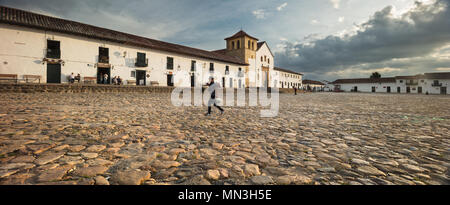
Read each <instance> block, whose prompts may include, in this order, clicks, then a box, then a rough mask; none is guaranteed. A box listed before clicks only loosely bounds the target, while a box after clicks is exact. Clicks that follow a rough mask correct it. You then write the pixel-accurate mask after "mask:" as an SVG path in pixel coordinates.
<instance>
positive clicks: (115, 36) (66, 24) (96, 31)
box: [0, 6, 247, 65]
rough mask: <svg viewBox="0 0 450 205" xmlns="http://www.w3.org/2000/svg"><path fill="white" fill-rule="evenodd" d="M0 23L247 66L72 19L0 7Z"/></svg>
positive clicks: (227, 57) (214, 53)
mask: <svg viewBox="0 0 450 205" xmlns="http://www.w3.org/2000/svg"><path fill="white" fill-rule="evenodd" d="M0 23H5V24H11V25H18V26H24V27H29V28H34V29H40V30H46V31H54V32H60V33H67V34H72V35H77V36H83V37H87V38H95V39H101V40H108V41H112V42H117V43H121V44H126V45H132V46H137V47H143V48H150V49H155V50H161V51H167V52H173V53H177V54H184V55H188V56H194V57H199V58H205V59H210V60H217V61H222V62H228V63H233V64H238V65H247V64H246V63H245V61H244V60H242V59H239V58H237V57H234V56H229V55H223V54H221V53H217V52H210V51H206V50H201V49H197V48H191V47H187V46H182V45H177V44H173V43H167V42H163V41H158V40H154V39H150V38H145V37H141V36H136V35H132V34H127V33H123V32H119V31H114V30H110V29H106V28H101V27H96V26H92V25H88V24H83V23H79V22H75V21H70V20H65V19H60V18H55V17H50V16H45V15H41V14H36V13H32V12H28V11H23V10H20V9H15V8H9V7H4V6H0Z"/></svg>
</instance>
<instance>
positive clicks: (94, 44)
mask: <svg viewBox="0 0 450 205" xmlns="http://www.w3.org/2000/svg"><path fill="white" fill-rule="evenodd" d="M47 39H51V40H56V41H60V49H61V59H62V60H63V61H64V62H65V63H64V65H62V66H61V82H67V76H68V75H70V74H71V73H72V72H73V73H74V74H75V75H76V74H77V73H80V75H81V76H82V77H96V76H97V68H96V67H95V65H96V63H97V59H98V49H99V47H107V48H109V58H110V60H109V62H110V64H111V76H112V77H114V76H120V77H121V78H122V79H123V80H124V83H125V84H126V81H127V80H136V79H135V78H134V77H131V71H135V70H146V71H147V74H149V75H150V76H149V77H148V78H147V79H146V81H147V85H150V82H151V81H157V82H158V83H159V85H160V86H166V85H167V74H168V72H172V73H173V74H175V78H174V82H175V86H186V87H189V86H190V77H189V79H179V76H178V75H176V74H177V73H181V72H189V71H190V69H191V60H195V61H197V67H198V68H200V69H197V72H196V80H201V81H202V84H204V83H206V82H207V81H208V77H209V76H212V75H213V74H211V73H210V72H209V63H210V62H212V63H214V68H215V72H214V75H215V76H216V78H217V79H216V82H220V83H222V79H221V77H222V76H224V74H225V73H224V72H225V66H226V65H228V66H229V67H230V74H229V75H227V76H226V80H227V87H229V82H228V80H229V79H230V78H232V79H233V82H234V83H233V86H234V87H237V86H238V82H239V81H238V80H239V79H242V83H245V82H244V81H245V80H244V77H241V78H239V77H238V75H237V72H238V68H239V67H240V66H239V65H235V64H228V63H224V62H220V61H214V60H208V59H203V58H197V57H190V56H186V55H180V54H174V53H168V52H163V51H158V50H153V49H146V48H140V47H134V46H129V45H124V44H119V43H114V42H109V41H102V40H96V39H89V38H84V37H79V36H74V35H68V34H62V33H55V32H45V31H41V30H37V29H30V28H25V27H19V26H12V25H6V24H0V40H1V42H2V43H1V46H0V73H2V74H18V75H19V79H21V78H22V76H23V75H41V76H42V80H41V82H46V68H47V65H46V63H43V62H42V60H43V58H44V57H45V53H46V52H45V51H46V48H47ZM137 52H143V53H146V58H148V67H135V66H134V63H135V58H136V57H137ZM167 57H173V58H174V69H173V70H167V69H166V63H167V62H166V61H167ZM217 76H220V79H219V78H218V77H217ZM177 77H178V79H177Z"/></svg>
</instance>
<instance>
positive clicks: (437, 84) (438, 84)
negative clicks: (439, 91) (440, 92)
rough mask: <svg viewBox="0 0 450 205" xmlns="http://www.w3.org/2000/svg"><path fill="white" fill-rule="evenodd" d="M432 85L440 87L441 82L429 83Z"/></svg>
mask: <svg viewBox="0 0 450 205" xmlns="http://www.w3.org/2000/svg"><path fill="white" fill-rule="evenodd" d="M431 86H433V87H442V83H433V84H431Z"/></svg>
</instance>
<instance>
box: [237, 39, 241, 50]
mask: <svg viewBox="0 0 450 205" xmlns="http://www.w3.org/2000/svg"><path fill="white" fill-rule="evenodd" d="M240 48H241V41H240V40H238V41H237V49H240Z"/></svg>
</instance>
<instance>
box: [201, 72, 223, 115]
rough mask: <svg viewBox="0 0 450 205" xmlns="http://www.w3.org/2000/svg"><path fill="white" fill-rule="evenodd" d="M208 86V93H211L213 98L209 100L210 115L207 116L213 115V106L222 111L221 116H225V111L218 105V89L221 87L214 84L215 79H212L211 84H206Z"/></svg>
mask: <svg viewBox="0 0 450 205" xmlns="http://www.w3.org/2000/svg"><path fill="white" fill-rule="evenodd" d="M206 85H207V86H208V92H209V93H211V96H210V98H209V100H208V113H206V114H205V115H206V116H209V115H211V106H212V105H214V107H216V108H217V109H219V110H220V114H223V112H224V110H223V109H222V108H221V107H220V106H218V105H217V104H216V89H217V88H220V85H219V84H217V83H214V78H212V77H211V78H210V81H209V83H207V84H206Z"/></svg>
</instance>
